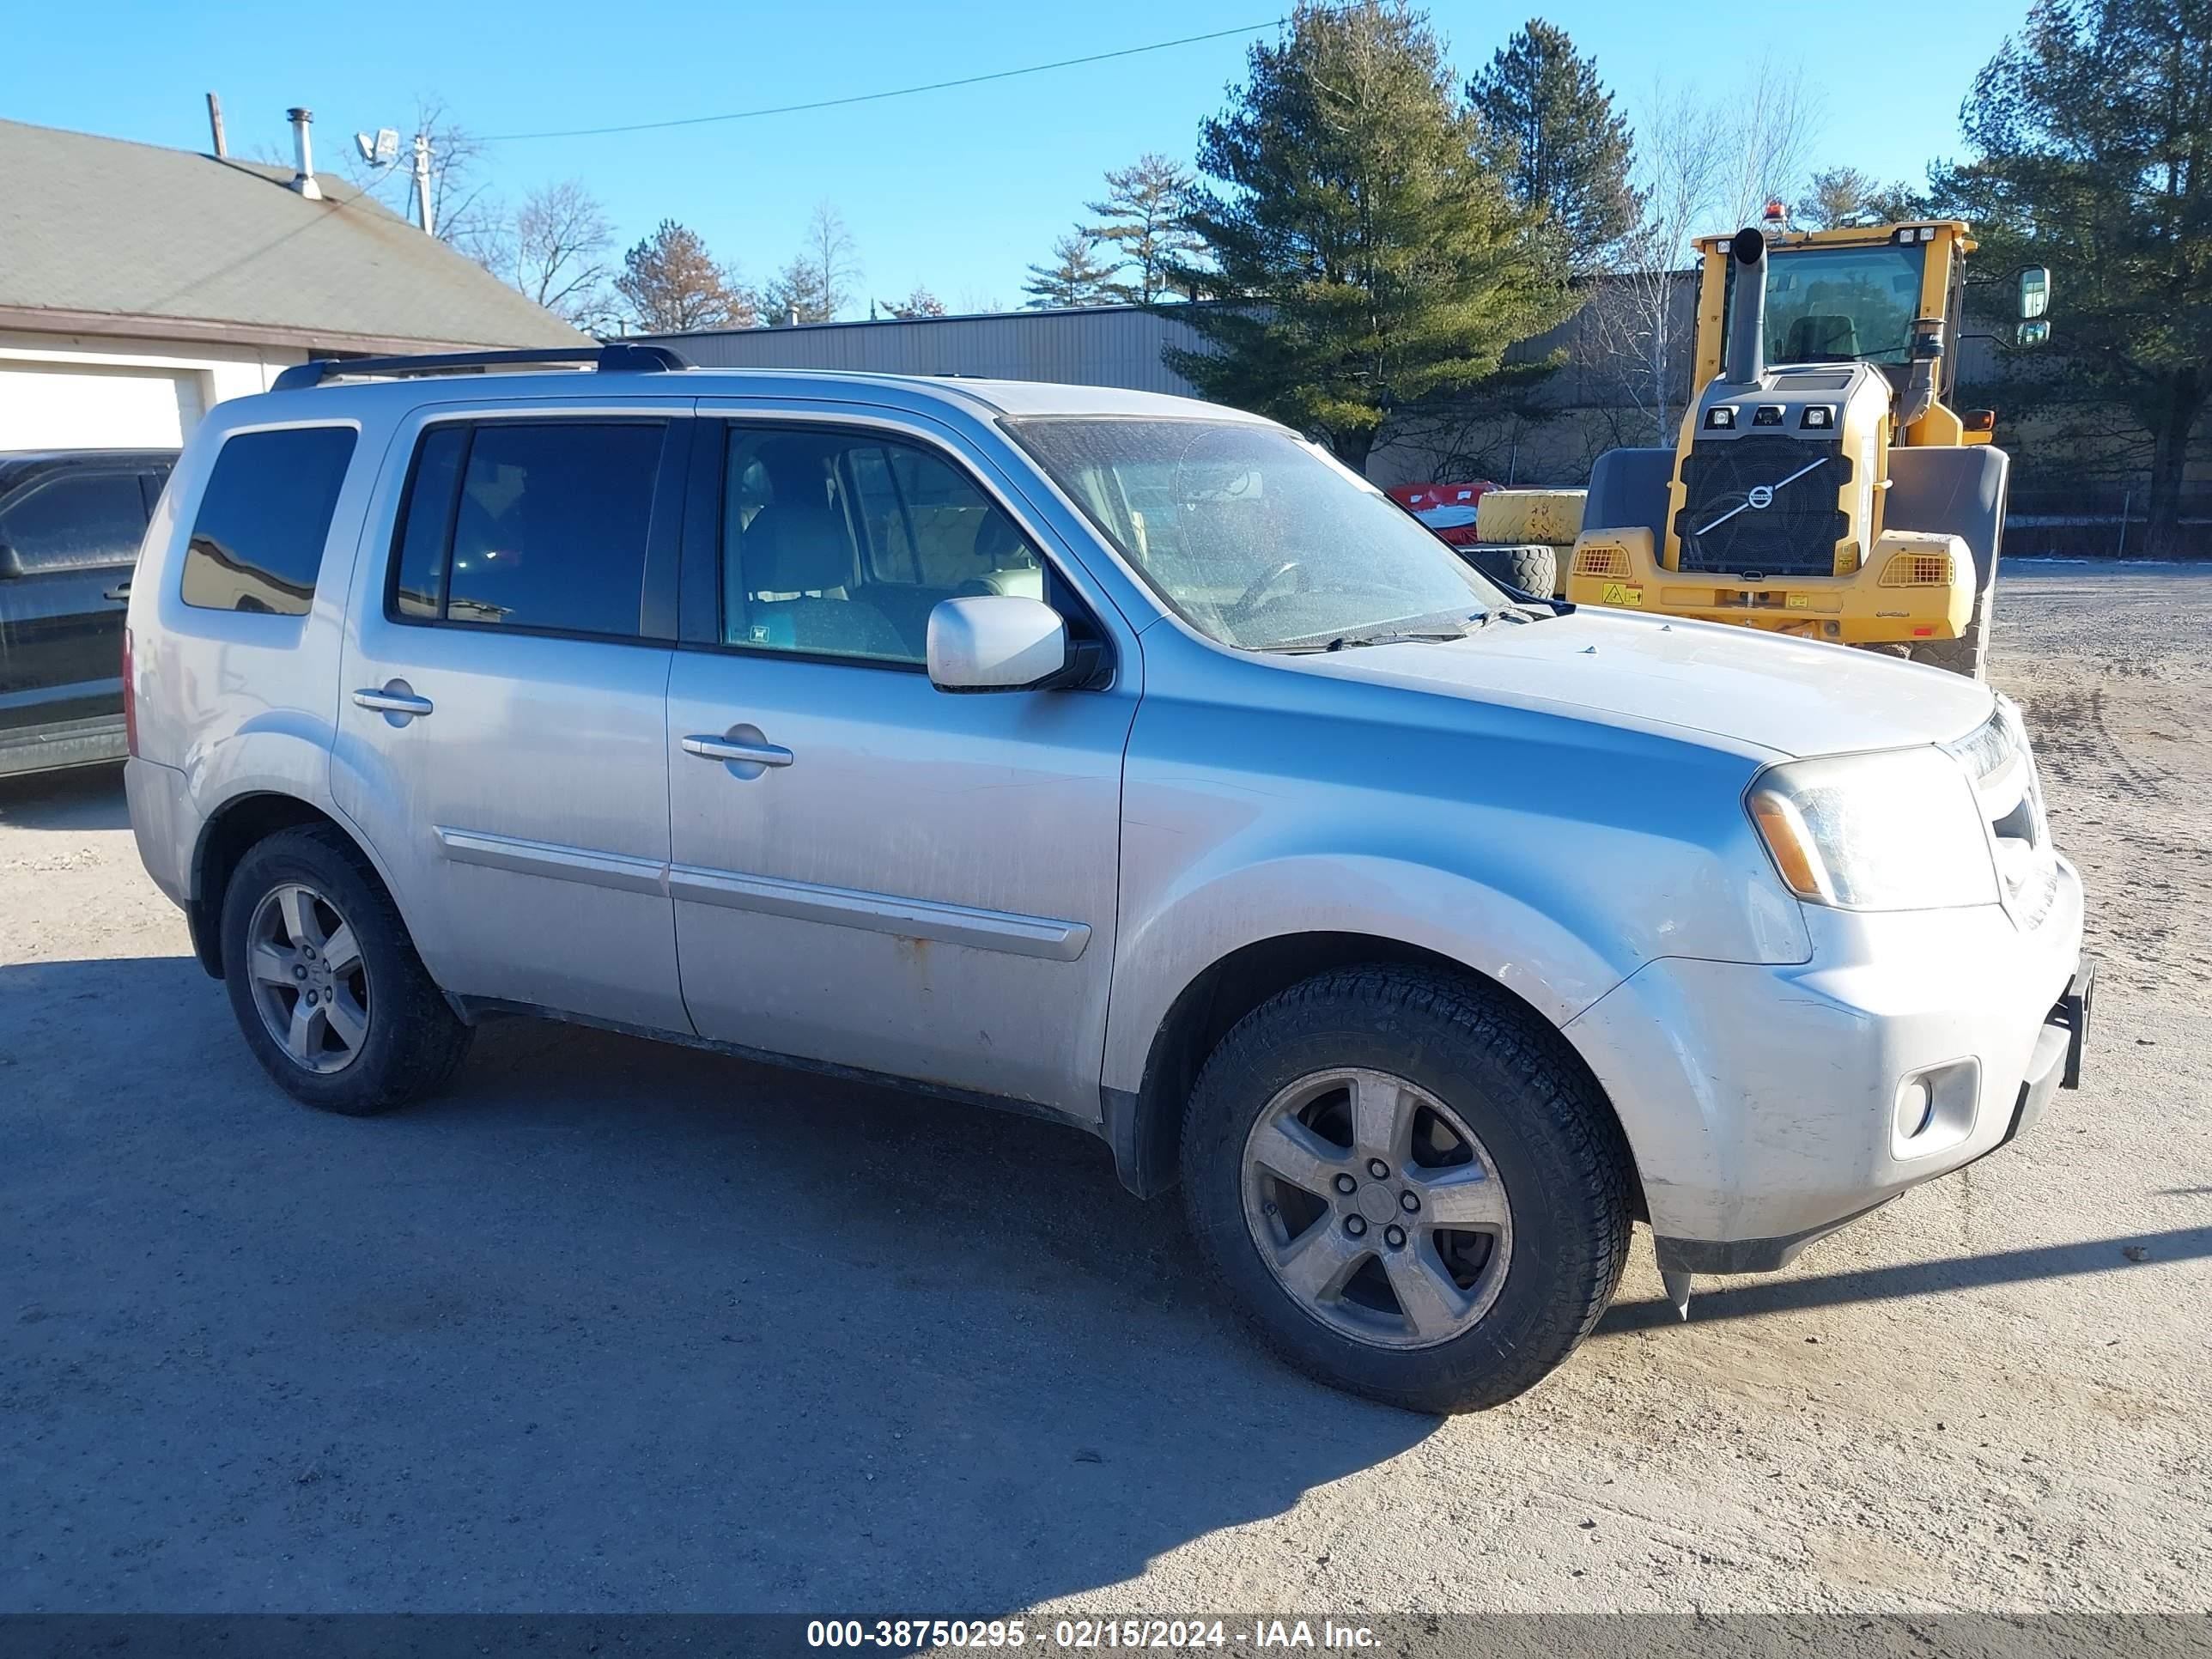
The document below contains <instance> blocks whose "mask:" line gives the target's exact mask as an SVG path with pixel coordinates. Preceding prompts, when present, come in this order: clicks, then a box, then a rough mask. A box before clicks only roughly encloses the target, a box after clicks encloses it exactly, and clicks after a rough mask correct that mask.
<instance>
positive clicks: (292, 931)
mask: <svg viewBox="0 0 2212 1659" xmlns="http://www.w3.org/2000/svg"><path fill="white" fill-rule="evenodd" d="M222 963H223V982H224V985H225V987H226V988H227V989H228V992H229V994H230V1005H231V1012H233V1013H234V1015H235V1016H236V1018H237V1020H238V1025H239V1030H240V1031H242V1032H243V1033H244V1034H245V1036H246V1044H247V1046H248V1047H249V1048H252V1050H253V1053H254V1057H255V1058H256V1059H258V1060H260V1062H261V1064H262V1067H263V1069H264V1070H265V1071H266V1072H267V1073H269V1075H270V1077H272V1078H274V1079H276V1081H277V1082H278V1083H281V1084H283V1085H284V1087H285V1088H286V1089H287V1090H289V1091H290V1092H291V1093H292V1094H293V1095H294V1096H295V1097H297V1098H299V1099H301V1100H303V1101H305V1102H307V1104H309V1105H311V1106H319V1107H321V1108H323V1109H325V1110H327V1111H333V1112H344V1113H349V1114H356V1115H359V1114H366V1113H370V1112H380V1111H385V1110H387V1109H391V1108H392V1107H395V1106H400V1105H404V1104H405V1103H408V1102H409V1101H411V1100H415V1099H417V1098H419V1097H422V1095H425V1094H428V1092H430V1091H432V1090H433V1089H435V1088H436V1087H438V1085H441V1084H442V1083H444V1082H445V1081H446V1079H448V1078H449V1077H451V1076H452V1075H453V1071H454V1068H455V1067H457V1066H459V1064H460V1063H461V1060H462V1057H463V1056H464V1055H465V1054H467V1052H468V1047H469V1039H470V1036H471V1032H470V1029H469V1027H468V1026H466V1025H465V1024H462V1023H461V1021H460V1019H459V1018H458V1017H457V1016H456V1015H455V1014H454V1012H453V1009H452V1008H451V1007H450V1006H448V1005H447V1002H446V1000H445V998H444V996H443V995H441V994H440V992H439V990H438V987H436V986H435V985H434V984H433V983H432V982H431V981H430V976H429V975H428V972H426V971H425V970H424V969H423V967H422V959H421V958H420V957H417V956H416V954H415V946H414V943H413V941H412V940H410V939H409V938H408V936H407V929H406V927H405V926H404V924H403V923H402V922H401V921H400V919H399V912H398V908H397V907H396V906H394V905H393V903H392V898H391V896H390V895H389V894H387V893H386V891H385V890H384V889H383V887H382V885H381V884H379V883H378V881H377V880H376V878H375V876H374V873H373V872H370V871H369V870H368V868H366V867H365V866H364V865H363V864H362V860H361V857H360V854H358V853H357V852H356V851H355V849H354V848H353V847H352V846H351V844H350V843H349V842H347V841H346V839H345V837H344V836H342V835H341V834H339V833H338V832H337V830H336V829H319V828H309V829H288V830H286V831H284V832H283V834H281V835H276V836H270V838H269V839H268V840H266V841H264V842H261V843H259V844H258V846H256V847H255V848H253V849H252V851H250V852H249V853H247V854H246V856H245V858H244V859H242V860H240V862H239V866H238V869H237V871H236V872H234V874H233V875H232V877H231V880H230V886H229V888H228V890H227V891H226V892H225V894H224V896H223V906H222Z"/></svg>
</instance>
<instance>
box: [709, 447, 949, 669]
mask: <svg viewBox="0 0 2212 1659" xmlns="http://www.w3.org/2000/svg"><path fill="white" fill-rule="evenodd" d="M759 459H760V462H761V465H762V468H763V471H765V472H766V473H767V475H768V479H769V499H768V501H767V503H766V505H764V506H762V507H759V508H757V510H756V511H754V512H753V513H752V515H751V518H750V521H748V522H744V523H743V524H742V527H739V525H738V524H737V523H733V524H732V526H731V528H732V530H733V531H734V532H735V540H736V543H737V550H738V575H739V580H740V581H741V582H742V584H743V587H744V615H743V618H742V620H740V619H739V618H737V617H732V619H731V626H732V633H733V638H734V640H735V641H737V642H743V643H752V644H759V645H776V646H781V647H785V648H786V649H787V650H793V651H824V652H832V653H839V654H842V655H855V654H857V655H863V656H871V657H889V658H893V659H906V658H908V657H909V656H910V655H911V654H912V653H910V652H909V651H908V649H907V647H906V645H905V642H904V641H902V640H901V638H900V637H899V633H898V630H897V629H895V628H893V627H892V626H891V624H890V620H889V619H888V618H887V617H884V614H883V612H882V611H878V609H877V608H876V607H875V606H874V605H871V604H869V603H868V602H867V600H866V599H857V598H854V596H853V594H852V592H851V589H852V587H853V586H854V585H856V582H857V577H858V573H859V568H860V567H859V563H858V561H857V559H856V557H855V555H854V548H853V533H852V528H851V526H849V525H848V524H847V522H846V519H845V514H844V513H843V512H842V510H840V509H839V508H838V507H835V506H833V505H831V501H832V496H831V493H830V481H829V468H828V465H827V462H828V460H829V454H828V453H827V452H826V450H825V449H824V447H823V445H822V444H821V443H820V442H819V441H810V440H809V439H805V438H793V439H787V440H784V441H780V442H775V443H767V444H763V445H762V446H761V447H760V451H759ZM733 516H734V515H733ZM732 608H734V607H732Z"/></svg>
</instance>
